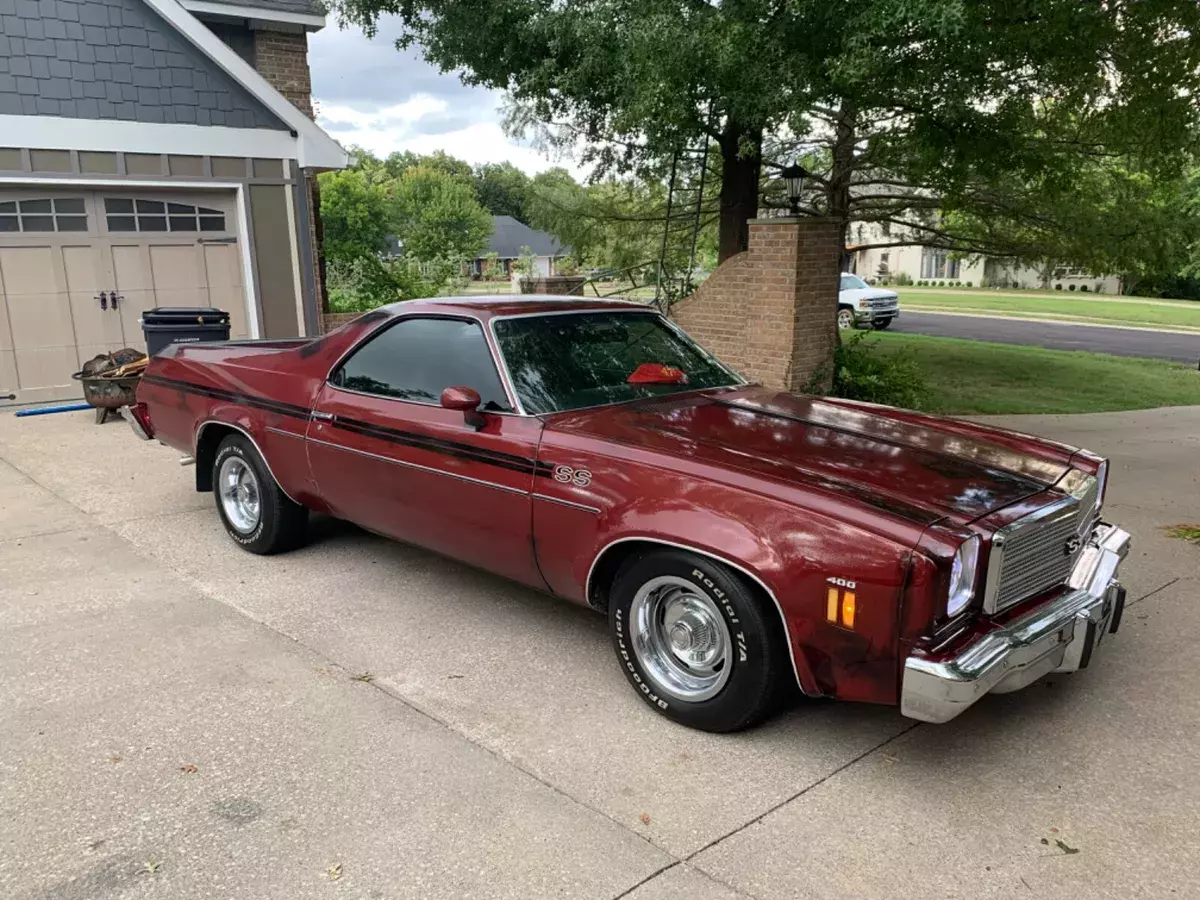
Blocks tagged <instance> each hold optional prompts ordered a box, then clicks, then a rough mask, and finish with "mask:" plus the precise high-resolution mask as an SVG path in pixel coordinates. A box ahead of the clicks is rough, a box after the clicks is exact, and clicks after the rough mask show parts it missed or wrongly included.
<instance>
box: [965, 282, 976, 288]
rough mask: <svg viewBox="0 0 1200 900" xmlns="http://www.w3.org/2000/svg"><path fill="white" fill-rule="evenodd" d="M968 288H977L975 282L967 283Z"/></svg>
mask: <svg viewBox="0 0 1200 900" xmlns="http://www.w3.org/2000/svg"><path fill="white" fill-rule="evenodd" d="M967 287H975V282H973V281H968V282H967Z"/></svg>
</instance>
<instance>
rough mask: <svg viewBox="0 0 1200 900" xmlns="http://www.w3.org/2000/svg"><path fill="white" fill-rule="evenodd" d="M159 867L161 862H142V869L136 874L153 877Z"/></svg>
mask: <svg viewBox="0 0 1200 900" xmlns="http://www.w3.org/2000/svg"><path fill="white" fill-rule="evenodd" d="M161 865H162V863H161V862H144V863H142V868H141V869H140V870H139V871H138V874H139V875H153V874H154V873H155V872H157V871H158V867H159V866H161Z"/></svg>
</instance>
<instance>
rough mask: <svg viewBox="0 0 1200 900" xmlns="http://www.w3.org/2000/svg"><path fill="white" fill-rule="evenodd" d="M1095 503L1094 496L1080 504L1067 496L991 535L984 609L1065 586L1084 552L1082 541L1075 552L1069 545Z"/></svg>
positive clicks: (1088, 516) (996, 610)
mask: <svg viewBox="0 0 1200 900" xmlns="http://www.w3.org/2000/svg"><path fill="white" fill-rule="evenodd" d="M1085 499H1086V498H1085ZM1095 500H1096V498H1095V496H1094V495H1093V496H1092V497H1091V498H1090V500H1089V501H1088V502H1087V503H1086V504H1084V503H1081V502H1080V500H1077V499H1075V498H1074V497H1066V498H1064V499H1062V500H1060V501H1058V502H1057V503H1053V504H1051V505H1050V506H1047V507H1046V508H1045V509H1041V510H1038V511H1037V512H1035V513H1033V514H1032V515H1029V516H1026V517H1025V518H1023V519H1018V520H1017V521H1016V522H1013V523H1012V524H1010V525H1006V526H1005V527H1004V528H1002V529H1000V530H999V531H998V532H996V536H995V537H993V538H992V557H991V560H990V562H989V564H988V579H987V588H986V592H985V594H984V609H985V610H986V611H988V612H999V611H1000V610H1002V609H1006V608H1007V607H1009V606H1012V605H1013V604H1015V603H1020V602H1021V601H1022V600H1025V599H1028V598H1029V597H1032V596H1034V595H1035V594H1040V593H1041V592H1042V591H1045V590H1048V589H1049V588H1052V587H1054V586H1055V585H1059V584H1062V583H1063V582H1065V581H1066V580H1067V576H1068V575H1070V574H1071V569H1072V568H1073V567H1074V565H1075V560H1076V559H1078V558H1079V554H1080V552H1081V551H1082V549H1083V541H1082V540H1079V541H1077V542H1076V543H1075V545H1074V549H1071V541H1072V539H1073V538H1079V537H1081V535H1080V531H1081V530H1082V527H1083V526H1084V525H1085V524H1090V518H1091V512H1092V509H1093V508H1094V506H1095ZM1085 512H1086V514H1087V518H1086V519H1085V520H1084V521H1082V522H1081V519H1083V518H1084V514H1085Z"/></svg>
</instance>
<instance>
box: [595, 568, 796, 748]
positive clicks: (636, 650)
mask: <svg viewBox="0 0 1200 900" xmlns="http://www.w3.org/2000/svg"><path fill="white" fill-rule="evenodd" d="M769 602H770V601H769V600H767V599H766V598H763V597H761V595H760V594H759V592H758V591H757V590H756V589H755V588H754V587H753V586H751V585H750V584H749V583H748V582H747V580H746V579H745V578H744V577H743V576H742V575H740V574H738V573H736V572H734V571H732V570H731V569H729V568H728V567H726V566H724V565H722V564H721V563H719V562H717V561H716V560H712V559H709V558H707V557H704V556H700V555H698V554H694V553H689V552H687V551H685V550H674V549H663V550H655V551H652V552H648V553H643V554H640V555H638V556H636V557H634V558H632V559H630V560H629V561H627V562H626V563H625V565H624V566H622V568H621V570H620V571H619V572H618V573H617V577H616V579H615V580H614V582H613V586H612V589H611V591H610V593H609V605H608V621H609V629H610V631H611V634H612V641H613V649H614V650H615V651H616V654H617V661H618V663H619V664H620V666H621V670H622V671H623V672H624V673H625V677H626V678H627V679H628V680H629V683H630V684H631V685H632V686H633V688H634V690H635V692H636V693H637V694H638V696H640V697H641V698H642V700H643V701H644V702H645V703H647V704H649V705H650V707H651V708H653V709H654V710H656V711H657V712H659V713H661V714H662V715H664V716H666V717H668V718H670V719H673V720H674V721H676V722H679V723H680V724H682V725H687V726H689V727H691V728H698V729H701V730H703V731H712V732H730V731H739V730H741V729H743V728H748V727H750V726H751V725H754V724H756V723H757V722H759V721H761V720H762V719H763V718H764V717H766V716H767V715H768V714H769V713H770V712H771V711H772V709H773V708H774V706H775V703H776V701H777V699H778V698H779V697H780V696H781V695H782V690H781V685H785V684H789V683H791V681H794V674H793V673H791V672H790V671H789V669H790V664H789V663H788V654H787V647H786V646H785V643H784V638H783V635H782V629H780V628H779V627H778V622H777V621H775V620H774V617H775V616H776V613H775V610H774V609H772V608H770V607H769V606H768V605H767V604H769Z"/></svg>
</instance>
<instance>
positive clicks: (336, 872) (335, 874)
mask: <svg viewBox="0 0 1200 900" xmlns="http://www.w3.org/2000/svg"><path fill="white" fill-rule="evenodd" d="M325 877H326V878H328V879H329V880H330V881H337V880H338V879H339V878H341V877H342V864H341V863H334V864H333V865H332V866H330V867H329V868H328V869H326V870H325Z"/></svg>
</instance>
